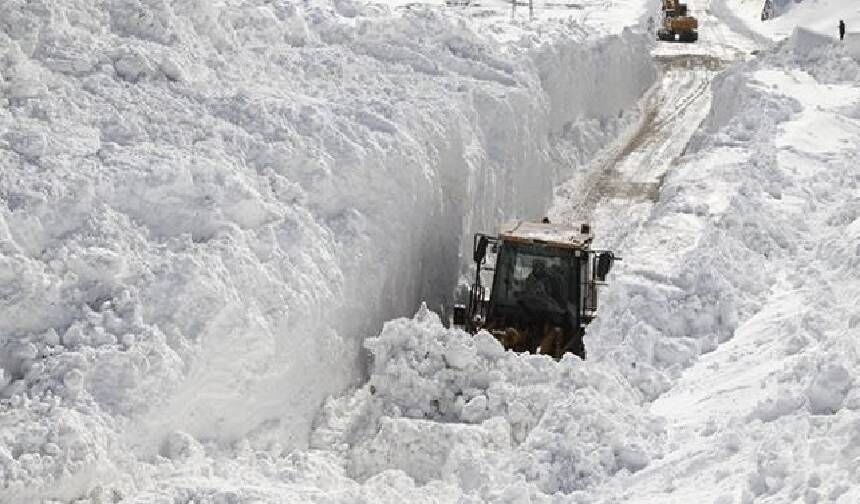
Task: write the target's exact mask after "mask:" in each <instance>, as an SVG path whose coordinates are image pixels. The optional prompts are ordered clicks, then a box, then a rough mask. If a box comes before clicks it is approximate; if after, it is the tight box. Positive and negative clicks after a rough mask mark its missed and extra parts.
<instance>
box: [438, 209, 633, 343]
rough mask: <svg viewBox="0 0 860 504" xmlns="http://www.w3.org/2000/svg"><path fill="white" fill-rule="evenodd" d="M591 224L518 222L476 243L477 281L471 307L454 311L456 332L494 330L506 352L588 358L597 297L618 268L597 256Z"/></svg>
mask: <svg viewBox="0 0 860 504" xmlns="http://www.w3.org/2000/svg"><path fill="white" fill-rule="evenodd" d="M592 239H593V236H592V234H591V229H590V227H589V226H588V225H587V224H583V225H582V226H580V227H579V229H576V228H572V227H568V226H564V225H558V224H550V223H549V222H547V221H546V220H545V221H544V222H541V223H536V222H526V221H513V222H509V223H506V224H505V225H503V226H502V228H501V230H500V232H499V234H498V235H496V236H491V235H487V234H483V233H478V234H476V235H475V237H474V241H473V259H474V261H475V270H476V271H475V281H474V283H473V284H472V285H471V287H470V289H469V297H468V300H467V302H466V303H465V304H459V305H455V306H454V325H455V326H458V327H461V328H463V329H464V330H466V331H468V332H471V333H473V334H474V333H476V332H478V331H480V330H482V329H483V330H487V331H489V332H490V334H492V335H493V336H495V337H496V339H498V340H499V341H500V342H501V343H502V345H503V346H504V347H505V348H506V349H510V350H514V351H517V352H530V353H540V354H546V355H551V356H553V357H554V358H556V359H560V358H561V357H562V356H563V355H564V354H565V353H568V352H571V353H574V354H576V355H578V356H579V357H580V358H583V359H584V358H585V346H584V345H583V341H582V337H583V334H584V333H585V327H586V326H587V325H588V324H589V323H590V322H591V320H592V319H593V318H594V316H595V313H596V310H597V289H598V287H599V286H600V285H604V284H605V280H606V275H607V274H608V273H609V270H610V269H611V267H612V264H613V262H614V261H618V260H620V258H619V257H616V256H615V255H614V254H613V253H612V252H610V251H607V250H592V249H591V242H592Z"/></svg>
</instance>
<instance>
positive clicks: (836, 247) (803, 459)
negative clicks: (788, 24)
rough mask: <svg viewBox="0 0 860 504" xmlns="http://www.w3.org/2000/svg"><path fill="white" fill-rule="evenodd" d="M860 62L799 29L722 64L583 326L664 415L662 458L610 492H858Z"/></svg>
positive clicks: (772, 496)
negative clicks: (680, 153) (703, 109)
mask: <svg viewBox="0 0 860 504" xmlns="http://www.w3.org/2000/svg"><path fill="white" fill-rule="evenodd" d="M857 69H858V66H857V63H856V62H855V61H854V60H853V59H852V58H850V57H849V56H847V55H846V54H845V53H844V52H843V50H842V47H841V45H839V44H838V42H834V41H832V39H831V40H827V39H824V38H821V37H820V36H818V35H815V34H810V33H809V32H805V31H801V30H798V31H797V32H796V33H795V34H794V35H793V36H792V37H791V38H790V39H788V40H786V41H784V42H782V43H780V44H778V45H777V46H776V47H775V48H774V49H773V50H769V51H767V52H764V53H762V54H761V55H760V56H759V58H756V59H754V60H751V61H749V62H747V63H744V64H741V65H737V66H734V67H732V68H730V69H729V70H727V71H726V72H725V73H723V74H722V75H720V76H719V77H718V78H716V79H715V81H714V83H713V92H714V97H713V102H712V109H711V113H710V115H709V117H708V119H707V120H706V121H705V122H704V124H703V126H702V129H701V130H700V132H699V133H698V138H697V139H696V140H695V141H694V142H692V143H691V145H690V146H689V147H688V150H687V154H686V157H685V158H684V159H683V160H682V162H681V163H680V164H679V166H678V167H677V169H676V170H675V171H673V172H672V174H671V175H670V176H669V177H667V179H666V181H665V184H664V187H663V188H662V190H661V194H660V201H659V202H658V203H657V204H656V205H655V207H654V209H653V211H652V213H651V215H650V217H649V219H648V221H647V223H646V225H645V226H644V227H643V229H642V230H641V231H640V232H639V235H638V238H639V239H638V241H637V245H636V246H635V247H634V248H633V249H631V250H626V251H625V252H624V259H625V260H624V262H623V263H621V264H619V267H618V269H617V271H616V273H615V275H616V278H615V279H614V284H613V285H612V286H611V287H610V289H609V291H608V292H607V296H606V299H605V300H604V304H603V306H602V308H601V310H602V311H601V314H600V316H599V317H598V319H597V320H596V321H595V323H594V324H593V325H592V326H591V327H589V333H588V335H587V341H586V344H587V345H588V349H589V355H593V356H595V358H596V359H598V360H599V361H601V362H605V363H606V364H607V366H609V365H612V364H617V365H618V366H619V371H620V372H621V373H622V374H623V375H625V376H626V377H627V380H628V381H629V382H630V383H631V384H632V385H634V386H635V387H636V388H637V389H638V390H639V391H640V393H641V395H642V397H643V398H645V399H653V398H657V400H656V401H654V402H653V404H652V406H651V412H653V413H655V414H660V415H665V416H666V417H667V418H668V419H669V425H668V426H667V438H668V447H665V448H664V450H663V452H664V457H663V458H662V459H661V460H660V461H657V462H654V463H652V464H650V465H649V466H648V467H647V468H646V469H645V474H643V475H642V477H641V478H639V479H634V478H627V477H620V478H616V479H614V481H612V482H611V483H612V484H611V490H612V492H617V494H618V495H638V496H640V498H641V499H642V500H643V501H645V500H649V498H654V499H662V500H679V501H688V502H818V501H820V500H826V499H829V500H830V501H835V502H854V501H856V500H857V499H858V496H860V493H858V491H860V484H858V481H857V478H856V474H857V473H856V461H857V450H856V448H855V447H856V446H857V440H858V430H857V427H858V425H860V409H858V401H857V394H856V391H855V389H856V384H857V383H858V380H860V351H859V350H860V347H858V341H860V340H858V337H860V324H858V321H860V312H858V308H857V306H858V300H860V277H858V271H860V270H858V269H857V267H856V266H857V264H858V261H860V248H858V243H860V241H858V234H857V232H858V229H860V228H858V226H860V224H858V223H860V200H858V197H857V195H858V186H860V178H858V172H857V170H856V166H857V162H858V152H857V149H856V145H857V144H858V142H860V122H858V117H860V116H858V114H857V111H856V103H857V102H858V99H860V92H858V90H857V88H856V85H855V82H856V77H855V76H856V72H857ZM668 237H671V239H669V238H668ZM654 481H657V482H658V483H650V484H649V482H654ZM663 481H671V483H660V482H663ZM702 481H711V482H713V484H709V485H707V486H705V487H703V486H702V485H701V482H702ZM604 490H606V491H607V492H608V493H609V494H613V493H612V492H609V490H610V489H607V488H604ZM667 493H668V494H669V495H667Z"/></svg>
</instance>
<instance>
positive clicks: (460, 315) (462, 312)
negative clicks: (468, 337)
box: [454, 305, 466, 327]
mask: <svg viewBox="0 0 860 504" xmlns="http://www.w3.org/2000/svg"><path fill="white" fill-rule="evenodd" d="M454 325H455V326H461V327H462V326H464V325H466V306H465V305H454Z"/></svg>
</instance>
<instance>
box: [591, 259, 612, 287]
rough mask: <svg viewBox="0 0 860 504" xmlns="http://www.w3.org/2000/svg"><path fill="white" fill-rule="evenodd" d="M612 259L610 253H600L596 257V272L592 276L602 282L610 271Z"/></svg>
mask: <svg viewBox="0 0 860 504" xmlns="http://www.w3.org/2000/svg"><path fill="white" fill-rule="evenodd" d="M613 259H614V258H613V257H612V252H602V253H601V254H599V255H598V256H597V271H595V272H594V276H595V277H597V279H598V280H600V281H603V279H605V278H606V275H608V274H609V270H611V269H612V260H613Z"/></svg>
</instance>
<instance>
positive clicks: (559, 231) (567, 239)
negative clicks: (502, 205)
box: [499, 220, 594, 248]
mask: <svg viewBox="0 0 860 504" xmlns="http://www.w3.org/2000/svg"><path fill="white" fill-rule="evenodd" d="M583 228H585V229H583ZM582 231H586V232H585V233H583V232H582ZM593 238H594V235H592V234H591V230H590V228H586V225H583V226H582V227H579V228H574V227H571V226H566V225H564V224H546V223H542V222H529V221H522V220H515V221H510V222H506V223H505V224H504V225H502V228H501V230H500V231H499V239H500V240H503V241H511V242H519V243H540V244H546V245H549V246H551V247H564V248H586V247H588V246H589V245H590V244H591V240H592V239H593Z"/></svg>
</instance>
